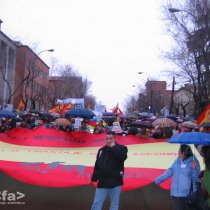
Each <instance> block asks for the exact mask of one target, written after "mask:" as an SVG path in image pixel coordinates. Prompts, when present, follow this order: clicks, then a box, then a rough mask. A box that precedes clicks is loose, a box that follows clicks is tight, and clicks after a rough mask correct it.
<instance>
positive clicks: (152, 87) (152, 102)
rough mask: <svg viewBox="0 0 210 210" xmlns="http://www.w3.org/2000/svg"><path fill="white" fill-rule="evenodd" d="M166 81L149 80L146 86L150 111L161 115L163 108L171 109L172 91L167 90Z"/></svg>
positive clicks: (146, 96)
mask: <svg viewBox="0 0 210 210" xmlns="http://www.w3.org/2000/svg"><path fill="white" fill-rule="evenodd" d="M166 86H167V83H166V81H154V80H148V81H147V82H146V84H145V92H146V95H145V102H146V104H147V107H148V111H149V112H152V113H154V114H159V113H160V110H161V109H162V108H163V107H166V108H169V106H170V99H171V90H167V89H166Z"/></svg>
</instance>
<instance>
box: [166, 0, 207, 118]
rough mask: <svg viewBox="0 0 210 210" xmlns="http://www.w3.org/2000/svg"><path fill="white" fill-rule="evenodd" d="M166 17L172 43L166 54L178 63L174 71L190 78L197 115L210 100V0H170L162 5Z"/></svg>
mask: <svg viewBox="0 0 210 210" xmlns="http://www.w3.org/2000/svg"><path fill="white" fill-rule="evenodd" d="M164 15H165V21H166V23H168V31H169V33H170V34H171V36H172V37H173V40H174V41H175V42H174V46H173V48H172V50H171V51H170V52H169V53H167V54H166V57H167V58H168V59H170V60H172V61H173V63H175V65H176V66H177V67H178V68H177V69H176V70H175V72H173V75H175V76H176V80H177V78H178V79H180V80H181V81H183V80H185V81H186V79H187V80H190V81H191V82H192V83H191V85H192V87H193V88H192V89H189V91H191V92H192V94H193V98H194V102H195V107H194V115H195V116H196V117H197V116H198V115H199V114H200V113H201V112H202V110H203V109H204V107H205V106H206V105H207V104H208V103H209V102H210V69H209V65H210V59H209V56H210V1H209V0H187V1H179V2H178V1H173V0H169V1H168V4H167V5H165V6H164Z"/></svg>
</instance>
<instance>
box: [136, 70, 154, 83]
mask: <svg viewBox="0 0 210 210" xmlns="http://www.w3.org/2000/svg"><path fill="white" fill-rule="evenodd" d="M138 74H147V75H148V77H147V81H149V80H151V76H150V74H148V73H147V72H144V71H139V72H138Z"/></svg>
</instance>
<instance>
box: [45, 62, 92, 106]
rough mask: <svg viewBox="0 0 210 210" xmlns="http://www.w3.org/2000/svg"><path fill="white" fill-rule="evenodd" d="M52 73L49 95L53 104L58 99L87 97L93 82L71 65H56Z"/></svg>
mask: <svg viewBox="0 0 210 210" xmlns="http://www.w3.org/2000/svg"><path fill="white" fill-rule="evenodd" d="M51 75H53V76H51V77H50V85H51V87H50V88H49V90H48V96H49V100H50V103H51V104H52V105H54V103H55V102H56V100H57V99H65V98H85V96H86V95H87V93H88V90H89V89H90V87H91V82H90V81H88V79H87V78H83V77H82V76H81V75H80V74H79V73H78V72H77V71H76V70H74V69H73V67H72V66H70V65H65V66H55V67H54V70H53V71H52V70H51Z"/></svg>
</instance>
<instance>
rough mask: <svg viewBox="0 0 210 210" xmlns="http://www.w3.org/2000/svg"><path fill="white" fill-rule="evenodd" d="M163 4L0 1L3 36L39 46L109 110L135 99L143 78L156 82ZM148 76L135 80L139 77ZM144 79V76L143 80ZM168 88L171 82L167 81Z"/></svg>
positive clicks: (163, 44)
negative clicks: (79, 76) (84, 79)
mask: <svg viewBox="0 0 210 210" xmlns="http://www.w3.org/2000/svg"><path fill="white" fill-rule="evenodd" d="M164 2H165V1H164V0H147V1H140V0H74V1H73V0H60V1H57V0H0V5H1V6H0V19H1V20H2V21H3V24H2V27H1V29H2V31H3V32H4V33H6V34H7V35H8V36H9V37H11V38H16V39H19V40H20V41H22V43H24V44H29V43H38V49H37V52H39V51H41V50H44V49H50V48H54V49H55V51H54V52H53V53H43V54H42V55H40V56H42V58H43V60H44V61H45V62H46V63H47V64H48V65H49V66H50V64H51V62H50V61H51V59H52V57H55V58H56V59H57V60H58V62H59V63H60V64H70V65H72V66H73V67H74V68H75V69H77V70H78V71H79V72H80V73H81V74H82V75H83V76H87V78H88V80H90V81H92V88H91V91H92V94H94V95H95V96H96V97H97V101H98V102H101V103H102V104H105V105H106V106H107V108H108V109H110V108H113V107H114V106H115V105H116V104H117V103H118V102H119V105H120V107H121V108H122V109H123V101H124V100H125V98H126V97H127V96H128V95H132V94H135V93H137V88H135V87H132V86H133V85H135V86H138V85H142V86H144V83H145V82H146V80H147V78H148V76H149V75H150V76H151V77H152V78H154V79H157V80H161V79H164V77H163V76H162V74H163V70H165V69H166V68H167V65H168V64H166V62H165V61H164V60H163V59H162V58H161V57H160V55H161V50H163V49H167V47H168V46H170V41H169V38H168V37H167V36H166V33H165V31H166V29H165V28H164V27H165V26H164V22H162V20H161V9H160V6H161V4H163V3H164ZM139 71H141V72H147V74H146V73H145V74H142V75H139V74H138V72H139ZM148 74H149V75H148ZM167 82H168V84H169V83H171V81H167Z"/></svg>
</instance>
